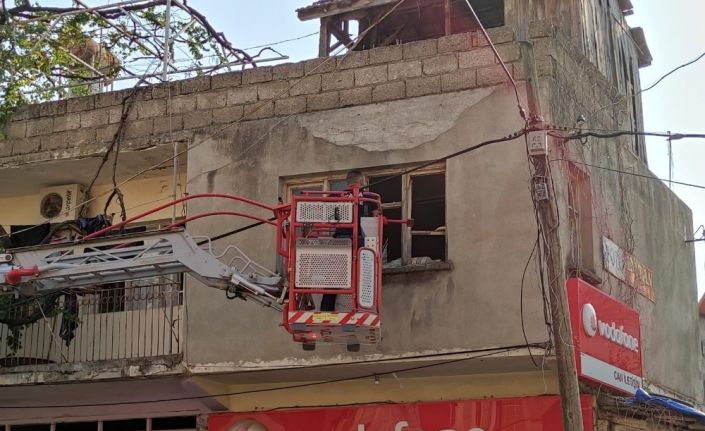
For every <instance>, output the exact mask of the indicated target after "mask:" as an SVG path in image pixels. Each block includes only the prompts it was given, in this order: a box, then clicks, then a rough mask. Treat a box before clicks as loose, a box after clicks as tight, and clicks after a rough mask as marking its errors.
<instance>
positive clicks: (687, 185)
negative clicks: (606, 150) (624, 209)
mask: <svg viewBox="0 0 705 431" xmlns="http://www.w3.org/2000/svg"><path fill="white" fill-rule="evenodd" d="M549 161H550V162H570V163H575V164H578V165H583V166H589V167H591V168H595V169H601V170H604V171H610V172H615V173H618V174H622V175H630V176H634V177H639V178H645V179H647V180H653V181H662V182H664V183H666V182H671V183H673V184H677V185H680V186H685V187H693V188H697V189H703V190H705V185H702V184H693V183H686V182H682V181H674V180H668V179H666V178H659V177H655V176H651V175H645V174H638V173H636V172H629V171H624V170H621V169H615V168H608V167H607V166H600V165H594V164H591V163H584V162H578V161H575V160H571V159H551V160H549Z"/></svg>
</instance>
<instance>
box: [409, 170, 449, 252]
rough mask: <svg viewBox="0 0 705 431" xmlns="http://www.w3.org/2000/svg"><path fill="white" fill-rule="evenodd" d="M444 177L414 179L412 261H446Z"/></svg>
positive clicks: (412, 192) (412, 185)
mask: <svg viewBox="0 0 705 431" xmlns="http://www.w3.org/2000/svg"><path fill="white" fill-rule="evenodd" d="M445 192H446V190H445V173H435V174H428V175H418V176H414V177H411V218H413V219H414V227H413V230H412V231H411V235H412V238H411V257H412V258H414V257H426V256H428V257H430V258H431V259H440V260H445V259H446V211H445V200H446V194H445Z"/></svg>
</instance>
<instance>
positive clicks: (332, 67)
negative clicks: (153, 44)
mask: <svg viewBox="0 0 705 431" xmlns="http://www.w3.org/2000/svg"><path fill="white" fill-rule="evenodd" d="M490 37H491V38H493V40H495V42H496V44H497V48H498V50H499V52H500V53H501V55H502V57H504V58H505V60H506V61H507V62H508V63H509V70H510V71H513V73H514V75H515V77H520V78H521V77H523V76H524V75H523V73H522V71H523V68H522V66H521V64H520V63H519V61H521V50H520V49H519V45H518V44H517V43H516V42H515V38H514V32H513V31H512V29H511V28H509V27H502V28H499V29H492V32H491V34H490ZM506 81H507V78H506V76H504V72H503V70H502V68H501V67H500V66H499V64H498V61H497V60H496V59H495V57H494V55H493V53H492V51H491V49H490V48H489V47H488V46H487V43H486V41H485V40H484V37H483V36H482V35H481V34H479V33H476V32H472V33H464V34H454V35H451V36H446V37H441V38H439V39H429V40H422V41H417V42H410V43H406V44H403V45H394V46H385V47H380V48H374V49H371V50H366V51H353V52H351V53H349V54H348V55H344V56H340V57H331V58H317V59H312V60H306V61H302V62H299V63H288V64H280V65H276V66H268V67H258V68H254V69H248V70H245V71H241V72H232V73H224V74H220V75H216V76H212V77H209V76H203V77H196V78H192V79H188V80H184V81H176V82H171V83H168V84H159V85H155V86H152V87H146V88H143V89H140V90H139V91H138V92H137V93H136V94H135V95H134V97H132V98H131V100H132V103H133V106H132V107H131V110H130V112H129V115H128V116H127V120H126V124H125V134H124V139H125V140H127V141H129V142H128V143H132V144H139V143H142V144H147V143H151V144H153V143H156V144H158V143H160V142H167V141H168V139H169V138H168V137H169V136H174V134H177V133H181V135H180V136H184V134H187V135H188V134H189V133H191V134H192V133H194V132H198V131H200V130H206V129H208V128H210V127H212V126H213V125H222V124H227V123H231V122H236V121H254V120H262V119H267V118H274V117H286V116H291V115H299V114H304V113H306V112H314V111H321V110H328V109H339V108H344V107H347V106H359V105H365V104H372V103H382V102H386V101H390V100H399V99H404V98H412V97H421V96H425V95H430V94H439V93H450V92H455V91H460V90H467V89H471V88H475V87H481V86H494V85H501V84H503V83H505V82H506ZM131 91H132V90H129V89H128V90H123V91H116V92H110V93H102V94H98V95H95V96H87V97H77V98H72V99H67V100H62V101H57V102H48V103H44V104H41V105H30V106H25V107H22V108H21V109H18V110H17V112H16V113H15V115H14V116H13V121H11V122H10V123H9V125H8V127H7V129H6V135H7V141H8V142H5V143H4V144H3V146H2V154H1V155H0V159H6V158H7V157H13V156H21V155H23V154H25V155H26V154H28V153H35V152H42V151H47V152H52V151H53V153H51V154H53V156H52V157H71V149H72V148H73V147H76V146H80V145H84V146H85V145H88V146H90V145H93V144H99V143H103V145H107V144H108V143H109V141H110V140H112V136H113V135H114V131H115V130H116V128H117V126H116V125H117V124H118V123H119V122H120V119H121V116H122V112H123V104H124V103H125V101H126V100H128V95H130V92H131ZM52 136H55V139H53V138H52ZM94 147H96V148H99V147H100V146H95V145H94ZM62 149H63V151H61V152H60V153H59V152H58V151H59V150H62ZM75 150H76V151H75V152H76V153H77V154H81V155H85V154H84V153H83V152H82V150H81V149H80V148H76V149H75ZM49 159H51V157H49Z"/></svg>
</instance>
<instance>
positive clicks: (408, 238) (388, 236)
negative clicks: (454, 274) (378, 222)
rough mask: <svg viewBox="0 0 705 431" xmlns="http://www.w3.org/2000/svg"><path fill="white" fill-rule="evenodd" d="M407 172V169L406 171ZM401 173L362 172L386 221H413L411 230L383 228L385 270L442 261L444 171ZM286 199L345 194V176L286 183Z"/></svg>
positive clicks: (386, 171)
mask: <svg viewBox="0 0 705 431" xmlns="http://www.w3.org/2000/svg"><path fill="white" fill-rule="evenodd" d="M406 170H408V167H407V169H406ZM402 172H404V169H402V168H398V169H366V170H362V173H363V174H364V175H365V179H366V182H367V184H368V185H369V191H371V192H373V193H377V194H379V195H380V196H381V198H382V213H383V214H384V215H385V216H386V217H387V218H390V219H396V220H399V219H403V218H413V219H414V226H413V227H412V228H409V227H407V226H403V225H400V224H388V225H386V226H385V227H384V237H383V244H384V249H383V253H384V255H383V259H384V262H385V263H386V266H403V265H411V264H421V263H427V262H428V261H430V260H437V261H439V260H440V261H445V260H446V258H447V256H446V250H447V247H446V217H445V167H444V166H443V165H438V166H433V167H429V168H425V169H423V170H419V171H418V172H412V173H409V174H402ZM286 185H287V190H288V192H287V196H292V195H293V194H299V193H301V191H302V190H318V191H321V190H336V191H340V190H345V189H346V188H347V184H346V181H345V172H341V173H338V174H329V175H322V176H319V177H316V178H312V177H309V178H304V179H299V180H290V181H287V184H286Z"/></svg>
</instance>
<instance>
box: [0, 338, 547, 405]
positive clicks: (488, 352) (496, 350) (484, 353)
mask: <svg viewBox="0 0 705 431" xmlns="http://www.w3.org/2000/svg"><path fill="white" fill-rule="evenodd" d="M532 346H533V347H536V348H544V345H543V344H533V345H532ZM524 348H526V345H524V344H520V345H512V346H504V347H490V348H483V349H473V350H466V351H462V352H452V353H449V354H452V355H458V354H473V353H478V354H477V355H474V356H468V357H464V358H457V359H449V360H446V361H440V362H434V363H432V364H424V365H415V366H410V367H403V368H398V369H395V370H389V371H382V372H375V373H365V374H362V375H358V376H353V377H341V378H337V379H329V380H323V381H317V382H307V383H298V384H293V385H286V386H279V387H274V388H262V389H252V390H245V391H235V392H225V393H218V394H209V395H193V396H186V397H171V398H159V399H151V400H131V401H121V402H106V403H81V404H53V405H41V406H33V405H18V406H0V409H23V410H24V409H27V410H29V409H51V408H87V407H108V406H110V407H113V406H125V405H135V404H155V403H166V402H174V401H188V400H200V399H208V398H217V397H229V396H238V395H251V394H259V393H269V392H276V391H285V390H291V389H301V388H309V387H315V386H323V385H328V384H333V383H341V382H350V381H356V380H364V379H369V378H375V377H379V376H384V375H392V374H400V373H405V372H411V371H418V370H423V369H429V368H434V367H440V366H443V365H450V364H456V363H462V362H466V361H470V360H473V359H479V358H484V357H488V356H493V355H498V354H503V353H509V352H513V351H517V350H522V349H524ZM442 355H448V354H442ZM438 356H440V355H439V354H435V355H422V356H416V359H426V358H433V357H438ZM403 359H405V358H393V360H403ZM361 363H364V364H375V363H376V361H363V362H361ZM340 365H346V364H340Z"/></svg>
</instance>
